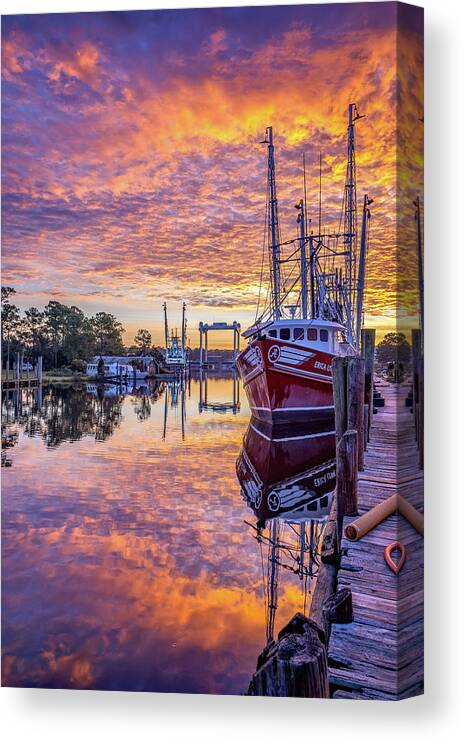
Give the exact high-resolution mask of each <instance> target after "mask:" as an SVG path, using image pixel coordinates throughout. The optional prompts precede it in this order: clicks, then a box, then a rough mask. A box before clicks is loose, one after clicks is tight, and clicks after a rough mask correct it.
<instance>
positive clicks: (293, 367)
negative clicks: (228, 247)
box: [237, 103, 372, 424]
mask: <svg viewBox="0 0 465 742" xmlns="http://www.w3.org/2000/svg"><path fill="white" fill-rule="evenodd" d="M360 118H363V116H360V115H359V114H358V111H357V107H356V105H355V104H354V103H351V104H350V105H349V123H348V137H347V152H348V154H347V166H346V180H345V187H344V199H343V204H342V209H341V217H340V222H339V229H338V231H337V232H336V233H330V232H326V231H324V232H322V230H321V197H320V205H319V220H318V225H319V226H318V230H317V232H316V233H314V232H313V230H312V229H311V228H310V227H311V223H310V222H309V220H308V219H307V208H306V195H305V194H306V185H305V175H304V198H302V199H301V200H300V202H299V203H298V204H297V205H296V207H295V208H296V209H297V210H298V217H297V225H298V236H297V237H296V238H295V239H291V240H287V241H284V242H283V241H281V236H280V227H279V215H278V198H277V189H276V175H275V153H274V143H273V129H272V127H268V129H267V130H266V137H265V139H264V141H263V142H262V143H263V144H266V145H267V152H268V182H267V199H266V210H267V244H264V254H265V251H266V250H267V251H268V254H269V263H270V290H269V292H268V295H269V299H268V300H267V301H266V303H265V307H264V309H263V311H262V313H261V314H260V316H258V311H257V317H256V319H255V322H254V324H253V325H252V326H251V327H250V328H249V329H247V330H246V331H245V332H244V333H243V337H244V338H246V339H247V340H248V345H247V346H246V348H245V349H244V350H243V351H242V352H241V353H240V354H239V356H238V358H237V367H238V370H239V373H240V375H241V378H242V382H243V384H244V387H245V390H246V392H247V396H248V400H249V405H250V410H251V413H252V415H253V416H254V417H256V418H258V419H260V420H263V421H265V422H268V423H272V424H274V423H285V422H292V421H295V420H298V419H301V420H307V419H314V416H315V413H317V414H322V415H323V416H324V415H325V414H327V413H328V412H330V413H331V411H334V401H333V384H332V372H331V363H332V359H333V358H334V357H335V356H340V355H353V354H356V353H357V352H358V349H359V343H360V334H361V325H362V312H363V293H364V284H365V258H366V251H367V243H368V231H369V219H370V211H369V205H370V204H371V203H372V201H371V199H369V198H368V196H367V195H365V197H364V205H363V221H362V230H361V239H360V247H358V235H357V194H356V171H355V122H356V121H357V120H358V119H360ZM304 164H305V160H304ZM304 172H305V171H304ZM320 182H321V158H320Z"/></svg>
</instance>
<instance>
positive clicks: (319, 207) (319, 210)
mask: <svg viewBox="0 0 465 742" xmlns="http://www.w3.org/2000/svg"><path fill="white" fill-rule="evenodd" d="M320 236H321V149H320V185H319V194H318V237H320Z"/></svg>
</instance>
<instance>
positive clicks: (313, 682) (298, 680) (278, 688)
mask: <svg viewBox="0 0 465 742" xmlns="http://www.w3.org/2000/svg"><path fill="white" fill-rule="evenodd" d="M247 695H249V696H275V697H276V696H280V697H283V696H284V697H291V698H329V683H328V658H327V654H326V647H325V644H324V637H323V634H322V631H321V629H320V627H319V626H318V625H317V624H316V623H315V622H314V621H312V620H311V619H308V618H307V617H306V616H304V615H303V614H301V613H296V614H295V615H294V616H293V617H292V618H291V620H290V621H289V622H288V623H287V624H286V626H284V628H283V629H281V631H280V632H279V634H278V638H277V639H276V640H274V641H272V642H270V643H269V644H268V645H267V646H266V647H265V649H264V650H263V652H262V653H261V655H260V656H259V658H258V662H257V670H256V672H255V674H254V675H253V678H252V680H251V683H250V685H249V690H248V693H247Z"/></svg>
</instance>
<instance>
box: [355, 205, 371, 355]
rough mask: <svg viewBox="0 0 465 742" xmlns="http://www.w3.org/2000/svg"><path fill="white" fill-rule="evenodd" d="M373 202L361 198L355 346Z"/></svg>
mask: <svg viewBox="0 0 465 742" xmlns="http://www.w3.org/2000/svg"><path fill="white" fill-rule="evenodd" d="M371 203H373V201H372V199H370V198H368V196H367V195H366V194H365V196H364V199H363V219H362V236H361V239H360V261H359V266H358V281H357V314H356V325H355V342H356V347H357V348H360V342H361V341H360V332H361V329H362V313H363V296H364V293H365V260H366V250H367V224H368V219H370V210H369V208H368V207H369V205H370V204H371Z"/></svg>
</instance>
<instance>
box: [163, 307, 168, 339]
mask: <svg viewBox="0 0 465 742" xmlns="http://www.w3.org/2000/svg"><path fill="white" fill-rule="evenodd" d="M163 312H164V315H165V348H166V350H168V347H169V332H168V315H167V312H166V301H165V302H163Z"/></svg>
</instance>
